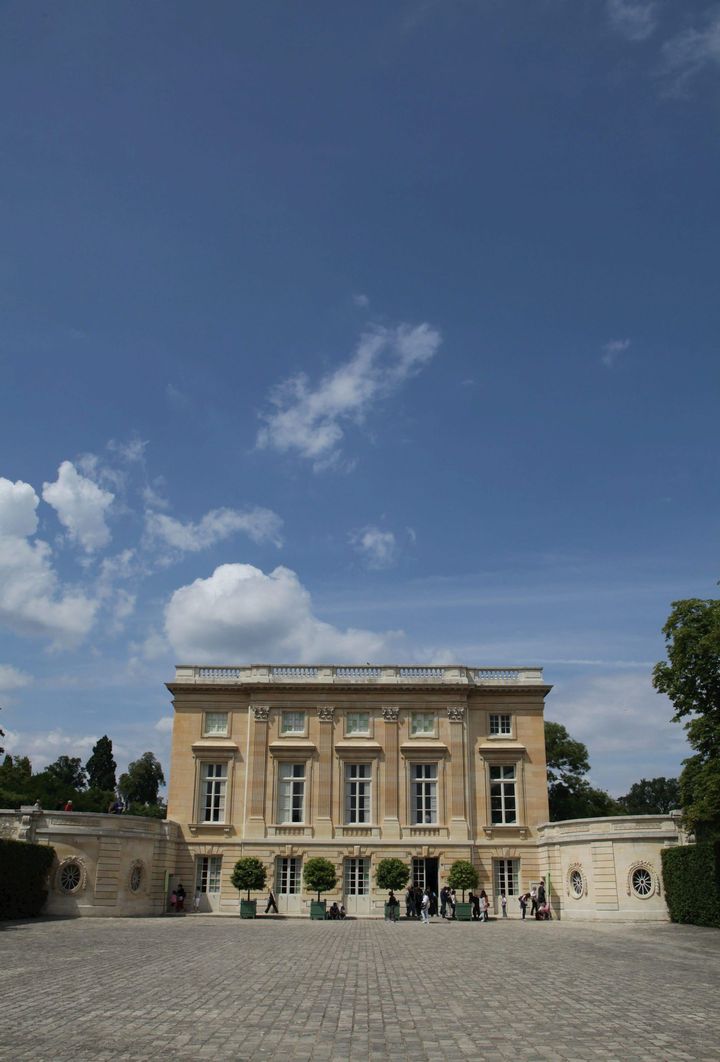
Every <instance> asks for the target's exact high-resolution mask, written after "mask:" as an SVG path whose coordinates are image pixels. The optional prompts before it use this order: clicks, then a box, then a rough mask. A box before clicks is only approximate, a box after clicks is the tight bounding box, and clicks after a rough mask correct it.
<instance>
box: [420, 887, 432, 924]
mask: <svg viewBox="0 0 720 1062" xmlns="http://www.w3.org/2000/svg"><path fill="white" fill-rule="evenodd" d="M420 913H421V915H422V920H423V922H424V924H425V925H426V926H429V925H430V893H429V892H428V891H427V889H426V890H425V892H424V893H423V898H422V902H421V904H420Z"/></svg>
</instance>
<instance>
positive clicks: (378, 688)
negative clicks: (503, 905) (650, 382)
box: [168, 665, 550, 915]
mask: <svg viewBox="0 0 720 1062" xmlns="http://www.w3.org/2000/svg"><path fill="white" fill-rule="evenodd" d="M168 689H169V690H170V692H171V693H172V695H173V703H174V709H175V723H174V729H173V750H172V766H171V771H170V789H169V800H168V818H169V819H172V820H174V821H175V822H177V823H178V824H179V826H180V829H181V831H182V834H183V838H184V841H185V842H186V847H185V848H184V851H183V853H182V857H181V859H180V862H179V865H178V868H177V873H178V875H179V876H181V877H184V878H185V880H186V881H193V882H194V881H197V883H198V884H199V886H200V888H201V889H202V891H203V900H204V904H205V905H206V906H207V907H208V908H210V909H213V910H219V911H223V910H228V911H229V910H233V911H235V910H236V909H237V892H236V890H235V889H234V888H233V887H232V886H231V885H230V873H231V871H232V868H233V866H234V864H235V862H236V861H237V859H238V858H239V857H240V856H241V855H254V856H257V857H258V858H259V859H261V860H262V861H263V863H264V864H265V865H266V868H267V871H268V881H270V882H272V883H273V886H274V889H275V892H276V894H277V896H278V901H279V904H280V908H281V911H285V912H288V913H293V912H297V913H300V912H301V911H303V910H305V909H306V904H307V900H308V899H309V897H308V895H307V893H306V892H305V890H304V889H303V885H302V865H303V861H304V860H305V859H307V858H308V857H310V856H314V855H322V856H326V857H327V858H328V859H330V860H331V861H332V862H333V863H334V864H335V866H336V870H337V876H338V882H339V885H338V889H337V893H336V894H335V898H338V899H339V898H342V900H343V902H344V903H345V906H346V907H347V909H348V912H349V913H354V914H366V915H367V914H374V913H377V912H378V911H380V910H381V909H382V901H383V894H381V893H380V892H379V891H378V890H377V888H376V886H375V882H374V871H373V867H374V865H375V864H376V863H377V861H378V860H380V859H381V858H383V857H384V856H397V857H399V858H401V859H403V860H405V861H407V862H408V863H409V864H411V865H412V872H413V878H414V880H415V882H416V883H418V884H420V885H425V884H428V885H430V886H432V887H433V888H435V889H436V890H437V889H438V885H439V883H440V882H441V881H442V880H443V878H444V876H445V874H446V872H447V870H448V868H449V866H450V865H451V864H452V863H453V862H454V861H455V860H456V859H468V860H471V861H472V862H473V863H475V865H476V866H477V868H478V870H479V872H480V878H481V881H482V883H483V885H484V886H485V888H486V889H487V891H488V893H489V894H490V895H491V896H492V897H493V898H494V901H495V903H497V902H498V898H499V895H500V893H501V891H505V892H506V893H507V894H508V895H510V896H512V895H516V894H517V893H518V892H519V890H520V888H521V887H522V888H527V887H529V885H530V882H531V881H536V880H539V877H540V874H541V870H542V867H541V863H540V856H539V850H538V846H537V840H538V831H537V827H538V824H539V823H542V822H546V821H547V819H548V797H547V782H546V768H545V742H544V723H543V708H544V700H545V696H546V695H547V694H548V692H549V691H550V687H549V686H547V685H546V684H545V683H544V681H543V674H542V670H541V669H540V668H469V667H455V666H453V667H400V666H387V667H376V666H370V665H367V666H364V667H355V666H352V667H351V666H345V667H342V666H317V667H300V666H248V667H195V666H179V667H178V668H177V669H176V674H175V680H174V681H173V682H171V683H168Z"/></svg>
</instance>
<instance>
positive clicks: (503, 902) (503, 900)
mask: <svg viewBox="0 0 720 1062" xmlns="http://www.w3.org/2000/svg"><path fill="white" fill-rule="evenodd" d="M500 906H501V907H502V916H503V918H507V896H506V895H505V893H504V892H501V893H500Z"/></svg>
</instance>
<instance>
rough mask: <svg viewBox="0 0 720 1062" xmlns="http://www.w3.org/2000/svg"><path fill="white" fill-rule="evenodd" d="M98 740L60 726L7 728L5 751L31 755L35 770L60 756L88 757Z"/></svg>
mask: <svg viewBox="0 0 720 1062" xmlns="http://www.w3.org/2000/svg"><path fill="white" fill-rule="evenodd" d="M96 741H97V738H96V737H94V736H92V737H91V736H87V735H76V734H68V733H66V732H65V731H64V730H62V729H61V728H60V727H57V728H56V729H55V730H50V731H47V730H41V731H18V730H6V732H5V740H4V742H3V744H4V745H5V751H6V752H8V753H10V754H11V755H13V756H29V757H30V762H31V763H32V766H33V770H35V771H38V770H44V769H45V768H46V767H47V766H48V764H50V763H54V762H55V760H56V759H57V758H58V756H80V757H81V758H82V759H83V760H85V759H87V758H88V756H89V755H90V753H91V752H92V749H93V745H94V744H95V742H96Z"/></svg>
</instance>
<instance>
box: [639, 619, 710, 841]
mask: <svg viewBox="0 0 720 1062" xmlns="http://www.w3.org/2000/svg"><path fill="white" fill-rule="evenodd" d="M663 634H664V635H665V649H666V653H667V660H666V661H665V660H661V661H660V663H658V664H656V665H655V668H654V670H653V685H654V686H655V689H656V690H657V691H658V693H664V694H666V695H667V696H668V697H669V698H670V700H671V701H672V703H673V706H674V708H675V715H674V716H673V721H674V722H680V721H682V720H684V721H685V730H686V733H687V737H688V741H689V743H690V746H691V747H692V748H693V749H694V750H695V755H694V756H690V757H689V758H688V759H686V760H685V761H684V763H683V771H682V773H681V775H680V779H679V782H680V800H681V803H682V807H683V815H684V819H685V822H686V825H687V826H688V828H689V829H691V830H693V831H694V832H695V833H696V834H697V836H698V838H710V837H714V836H717V835H720V601H718V600H714V599H711V600H702V599H700V598H688V599H686V600H684V601H674V602H673V604H672V610H671V612H670V616H669V617H668V620H667V623H666V624H665V626H664V627H663Z"/></svg>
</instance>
